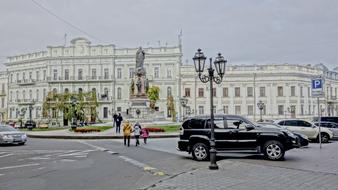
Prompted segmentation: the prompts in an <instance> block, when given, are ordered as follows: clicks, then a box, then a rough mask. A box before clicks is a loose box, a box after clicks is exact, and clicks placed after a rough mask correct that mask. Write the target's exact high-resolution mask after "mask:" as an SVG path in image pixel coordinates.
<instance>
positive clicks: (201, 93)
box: [198, 88, 204, 98]
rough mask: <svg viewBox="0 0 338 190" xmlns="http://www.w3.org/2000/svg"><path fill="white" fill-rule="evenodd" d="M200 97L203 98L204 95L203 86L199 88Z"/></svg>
mask: <svg viewBox="0 0 338 190" xmlns="http://www.w3.org/2000/svg"><path fill="white" fill-rule="evenodd" d="M198 97H199V98H203V97H204V89H203V88H199V89H198Z"/></svg>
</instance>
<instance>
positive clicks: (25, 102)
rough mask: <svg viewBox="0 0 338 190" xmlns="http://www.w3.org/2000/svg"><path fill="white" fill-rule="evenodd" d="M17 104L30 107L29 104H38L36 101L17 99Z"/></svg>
mask: <svg viewBox="0 0 338 190" xmlns="http://www.w3.org/2000/svg"><path fill="white" fill-rule="evenodd" d="M15 102H16V103H18V104H19V105H29V104H34V103H35V102H36V100H35V99H16V100H15Z"/></svg>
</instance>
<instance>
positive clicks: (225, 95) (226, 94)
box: [223, 88, 229, 97]
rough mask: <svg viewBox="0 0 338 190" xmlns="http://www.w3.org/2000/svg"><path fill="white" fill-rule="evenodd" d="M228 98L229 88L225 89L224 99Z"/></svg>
mask: <svg viewBox="0 0 338 190" xmlns="http://www.w3.org/2000/svg"><path fill="white" fill-rule="evenodd" d="M228 96H229V91H228V88H223V97H228Z"/></svg>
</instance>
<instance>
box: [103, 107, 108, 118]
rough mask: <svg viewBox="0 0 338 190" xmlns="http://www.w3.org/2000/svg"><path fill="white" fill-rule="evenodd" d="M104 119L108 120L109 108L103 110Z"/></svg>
mask: <svg viewBox="0 0 338 190" xmlns="http://www.w3.org/2000/svg"><path fill="white" fill-rule="evenodd" d="M103 118H108V108H107V107H104V108H103Z"/></svg>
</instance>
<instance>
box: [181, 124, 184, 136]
mask: <svg viewBox="0 0 338 190" xmlns="http://www.w3.org/2000/svg"><path fill="white" fill-rule="evenodd" d="M183 133H184V128H183V127H182V126H181V127H180V135H183Z"/></svg>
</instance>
